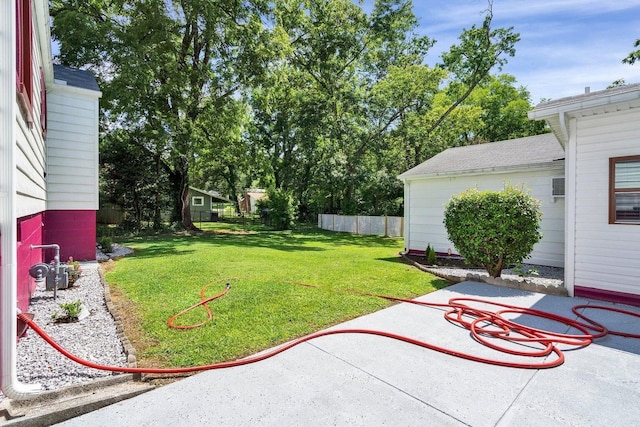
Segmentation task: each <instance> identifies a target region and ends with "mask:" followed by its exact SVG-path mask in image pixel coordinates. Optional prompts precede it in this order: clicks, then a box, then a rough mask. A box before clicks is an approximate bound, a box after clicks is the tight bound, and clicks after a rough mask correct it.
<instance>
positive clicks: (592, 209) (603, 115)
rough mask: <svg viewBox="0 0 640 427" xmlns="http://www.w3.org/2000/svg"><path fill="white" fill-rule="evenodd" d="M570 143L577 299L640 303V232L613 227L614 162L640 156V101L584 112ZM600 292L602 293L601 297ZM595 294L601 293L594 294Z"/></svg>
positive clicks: (574, 121) (575, 121) (570, 227)
mask: <svg viewBox="0 0 640 427" xmlns="http://www.w3.org/2000/svg"><path fill="white" fill-rule="evenodd" d="M571 126H572V131H573V132H572V133H573V137H572V138H571V139H570V141H569V147H568V149H569V150H570V152H571V153H575V154H574V155H575V163H574V164H573V165H572V166H571V168H570V169H569V170H568V173H569V174H570V175H571V178H570V179H568V180H567V181H568V182H569V183H571V185H572V188H571V190H570V193H568V196H571V197H572V198H573V200H574V202H575V215H574V216H573V217H571V216H570V217H569V218H568V220H569V221H568V231H570V233H569V234H570V235H571V238H572V240H573V242H574V243H573V245H572V250H571V251H570V256H571V258H570V259H568V262H567V264H568V265H569V266H571V265H572V266H573V269H572V271H571V276H573V280H572V281H570V283H569V285H570V286H571V285H573V287H574V293H575V295H577V296H597V294H598V293H600V294H608V295H600V296H606V297H607V299H610V300H617V301H622V302H629V301H628V299H629V297H630V295H635V298H636V300H637V302H638V303H640V281H639V280H638V277H640V263H639V262H638V260H640V226H638V225H623V224H609V211H608V209H609V158H610V157H619V156H628V155H640V139H639V135H640V101H635V107H634V108H632V109H620V111H618V109H614V108H609V109H608V110H604V109H602V110H600V111H591V112H589V111H587V112H582V113H581V115H580V116H579V117H577V118H574V119H572V123H571ZM595 290H598V291H595ZM594 291H595V293H594Z"/></svg>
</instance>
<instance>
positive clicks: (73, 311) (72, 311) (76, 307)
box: [51, 300, 82, 323]
mask: <svg viewBox="0 0 640 427" xmlns="http://www.w3.org/2000/svg"><path fill="white" fill-rule="evenodd" d="M58 305H59V306H60V308H61V309H62V310H64V312H63V313H62V314H59V313H58V312H57V311H56V312H54V313H53V314H52V315H51V318H52V319H53V320H54V321H55V322H56V323H70V322H76V321H77V320H78V317H80V312H81V311H82V301H80V300H77V301H75V302H67V303H61V304H58Z"/></svg>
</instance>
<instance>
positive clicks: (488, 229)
mask: <svg viewBox="0 0 640 427" xmlns="http://www.w3.org/2000/svg"><path fill="white" fill-rule="evenodd" d="M541 217H542V212H541V211H540V207H539V202H538V201H537V200H536V199H534V198H533V197H531V196H530V195H529V194H527V193H526V192H525V191H523V190H520V189H517V188H515V187H512V186H507V187H505V189H504V190H502V191H480V190H478V189H470V190H467V191H464V192H463V193H460V194H457V195H454V196H453V197H452V198H451V200H449V202H448V203H447V204H446V207H445V212H444V224H445V227H446V229H447V233H448V235H449V240H450V241H451V242H453V244H454V245H455V247H456V248H457V249H458V251H459V252H460V254H461V255H462V256H463V257H464V258H465V260H466V262H467V263H468V264H471V265H481V266H483V267H485V268H486V269H487V272H488V273H489V275H490V276H492V277H499V276H500V274H501V272H502V270H503V269H504V268H506V266H508V265H510V264H517V263H521V262H522V260H524V259H525V258H527V257H528V256H529V255H530V254H531V251H532V250H533V246H534V245H535V244H536V243H537V242H538V241H539V240H540V239H541V238H542V235H541V234H540V232H539V230H538V229H539V226H540V220H541Z"/></svg>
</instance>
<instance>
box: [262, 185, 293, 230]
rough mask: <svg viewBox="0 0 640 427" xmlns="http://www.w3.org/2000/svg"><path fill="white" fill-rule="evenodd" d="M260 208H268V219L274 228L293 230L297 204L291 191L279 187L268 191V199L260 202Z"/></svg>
mask: <svg viewBox="0 0 640 427" xmlns="http://www.w3.org/2000/svg"><path fill="white" fill-rule="evenodd" d="M262 200H264V199H262ZM258 208H259V209H268V213H267V215H268V220H269V223H270V224H271V226H272V227H273V228H274V229H276V230H291V229H292V228H293V224H294V220H295V217H296V210H297V206H296V204H295V202H294V201H293V195H292V194H291V192H290V191H285V190H282V189H279V188H277V189H275V190H269V191H267V200H266V201H264V202H262V203H260V204H258Z"/></svg>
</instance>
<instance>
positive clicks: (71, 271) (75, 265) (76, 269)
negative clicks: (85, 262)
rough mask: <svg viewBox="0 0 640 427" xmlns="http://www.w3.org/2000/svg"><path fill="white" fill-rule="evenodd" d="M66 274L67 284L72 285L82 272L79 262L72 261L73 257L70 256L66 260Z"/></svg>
mask: <svg viewBox="0 0 640 427" xmlns="http://www.w3.org/2000/svg"><path fill="white" fill-rule="evenodd" d="M67 274H68V275H69V286H71V285H73V284H74V283H75V282H76V281H77V280H78V279H79V278H80V275H81V274H82V269H81V268H80V263H79V262H78V261H74V260H73V257H71V256H70V257H69V260H68V261H67Z"/></svg>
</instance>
